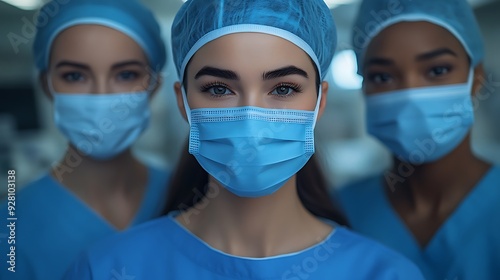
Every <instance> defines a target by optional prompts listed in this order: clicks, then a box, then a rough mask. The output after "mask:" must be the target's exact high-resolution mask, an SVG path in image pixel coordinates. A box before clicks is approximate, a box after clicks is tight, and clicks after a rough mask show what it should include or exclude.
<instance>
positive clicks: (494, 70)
mask: <svg viewBox="0 0 500 280" xmlns="http://www.w3.org/2000/svg"><path fill="white" fill-rule="evenodd" d="M65 1H66V0H65ZM117 1H119V0H117ZM44 2H45V1H43V0H0V96H1V99H0V182H2V183H1V186H5V183H3V182H6V178H4V177H6V175H7V170H9V169H14V170H16V174H17V177H16V179H17V185H18V186H20V187H21V186H22V185H24V184H25V183H27V182H29V181H31V180H33V179H35V178H36V177H37V176H39V175H40V174H42V173H43V172H45V171H46V170H47V169H49V168H50V167H51V166H52V165H53V164H55V163H56V162H57V161H58V160H60V158H61V156H62V155H63V153H64V152H65V148H66V141H65V139H64V138H63V137H62V135H61V134H60V133H59V131H58V130H57V128H56V127H55V126H54V123H53V115H52V104H51V102H49V100H48V99H47V98H46V96H45V95H44V94H43V93H42V92H41V90H40V88H39V86H38V80H37V73H36V71H35V69H34V66H33V64H34V63H33V57H32V53H31V45H32V43H33V38H34V34H35V26H34V22H35V20H34V19H35V18H36V11H37V9H38V8H39V7H40V6H41V5H43V3H44ZM61 2H64V1H62V0H61ZM143 2H144V3H145V4H147V5H148V6H150V7H151V8H152V9H153V11H154V12H155V13H156V15H157V18H158V19H159V21H160V22H161V25H162V27H163V33H164V39H165V40H166V42H167V44H169V38H170V25H171V23H172V21H173V17H174V15H175V13H176V12H177V10H178V9H179V8H180V6H181V5H182V2H183V1H182V0H143ZM325 2H327V4H328V5H329V6H330V8H331V10H332V13H333V15H334V18H335V21H336V23H337V27H338V37H339V45H338V50H337V53H336V56H335V58H334V59H333V61H332V70H331V73H329V74H328V78H327V80H328V82H329V83H330V92H329V99H328V108H327V110H326V112H325V114H324V115H323V118H322V119H321V121H320V122H319V123H318V126H317V128H316V136H317V148H318V149H317V153H318V154H319V155H320V157H321V159H322V161H323V164H324V167H325V171H327V174H328V177H329V179H330V180H331V183H332V186H336V187H337V186H342V185H343V184H346V183H348V182H351V181H353V180H357V179H360V178H362V177H365V176H369V175H372V174H376V173H378V172H380V171H382V170H384V169H385V168H387V167H388V166H389V165H390V163H391V158H390V156H389V153H388V152H387V151H386V150H385V149H384V148H383V146H381V144H379V143H378V142H377V141H376V140H374V139H372V138H371V137H369V136H368V135H366V132H365V122H364V105H363V96H362V94H361V92H360V85H361V78H360V77H359V76H357V75H356V63H355V58H354V54H353V52H352V51H351V50H350V45H351V43H350V41H351V40H350V36H351V26H352V23H353V20H354V18H355V16H356V11H357V8H358V5H359V1H358V0H325ZM469 2H470V4H471V5H472V6H473V7H474V9H475V13H476V16H477V18H478V20H479V23H480V26H481V29H482V35H483V37H484V39H485V42H486V59H485V69H486V71H487V78H486V82H487V84H485V87H484V93H483V94H482V96H483V97H484V98H482V100H480V102H479V106H478V107H477V110H476V123H475V125H474V129H473V146H474V150H475V151H476V153H477V154H478V155H479V156H480V157H482V158H484V159H487V160H489V161H492V162H496V163H500V125H499V123H500V56H499V55H498V50H500V19H499V17H498V15H500V0H470V1H469ZM171 57H172V55H171V53H169V64H168V65H167V67H166V68H165V69H164V71H163V77H164V84H163V87H162V88H161V89H160V92H159V94H157V95H156V97H155V99H154V100H153V103H152V109H153V118H152V122H151V124H150V127H149V129H148V130H147V132H146V133H145V134H144V135H143V136H142V137H141V138H140V140H139V141H138V143H137V144H136V145H135V147H134V149H135V152H136V154H137V155H138V156H139V157H140V158H143V159H144V160H145V161H148V162H151V163H153V164H156V165H158V166H160V167H161V166H163V167H172V166H174V165H175V162H176V160H177V157H178V155H179V153H180V151H181V149H182V148H183V143H184V141H185V139H186V137H187V135H188V126H187V123H186V122H185V121H184V120H183V119H182V118H181V116H180V114H179V112H178V109H177V105H176V102H175V96H174V93H173V89H172V86H173V83H174V82H175V81H176V78H177V75H176V73H175V68H174V66H173V64H172V61H171V59H170V58H171ZM5 191H6V187H2V188H1V190H0V197H1V196H2V194H3V193H4V192H5Z"/></svg>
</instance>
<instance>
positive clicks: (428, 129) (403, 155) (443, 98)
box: [366, 70, 474, 164]
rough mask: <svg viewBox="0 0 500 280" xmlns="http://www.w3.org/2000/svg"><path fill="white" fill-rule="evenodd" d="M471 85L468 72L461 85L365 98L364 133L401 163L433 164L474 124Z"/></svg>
mask: <svg viewBox="0 0 500 280" xmlns="http://www.w3.org/2000/svg"><path fill="white" fill-rule="evenodd" d="M472 83H473V72H472V70H471V72H470V75H469V78H468V82H467V83H465V84H453V85H445V86H434V87H422V88H410V89H404V90H398V91H391V92H387V93H380V94H372V95H369V96H367V97H366V121H367V127H368V133H369V134H371V135H373V136H375V137H376V138H377V139H378V140H380V141H381V142H382V143H383V144H384V145H385V146H387V147H388V148H389V150H391V152H392V153H393V154H394V155H395V156H396V157H397V158H399V159H400V160H402V161H404V162H409V163H412V164H423V163H429V162H434V161H437V160H439V159H441V158H443V157H444V156H446V155H448V154H449V153H451V151H453V150H454V149H455V148H456V147H457V146H458V145H459V144H460V143H461V142H462V141H463V140H464V138H465V137H466V135H467V134H468V132H469V130H470V128H471V126H472V124H473V122H474V112H473V106H472V100H471V90H472Z"/></svg>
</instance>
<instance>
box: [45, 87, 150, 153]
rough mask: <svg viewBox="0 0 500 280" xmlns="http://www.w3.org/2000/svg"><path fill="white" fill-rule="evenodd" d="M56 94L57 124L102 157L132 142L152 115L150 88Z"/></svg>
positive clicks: (85, 150) (81, 145)
mask: <svg viewBox="0 0 500 280" xmlns="http://www.w3.org/2000/svg"><path fill="white" fill-rule="evenodd" d="M53 96H54V119H55V124H56V126H57V127H58V128H59V129H60V131H61V132H62V133H63V134H64V136H66V138H67V139H68V140H69V141H70V142H71V143H72V144H73V145H74V146H75V147H76V148H77V149H78V150H79V151H80V152H81V153H83V154H85V155H88V156H90V157H92V158H94V159H98V160H107V159H111V158H113V157H115V156H117V155H119V154H120V153H122V152H124V151H125V150H127V149H128V148H129V147H130V146H132V144H133V143H134V142H135V141H136V140H137V138H138V137H139V136H140V135H141V134H142V132H143V131H144V130H145V129H146V128H147V126H148V124H149V119H150V116H151V112H150V108H149V94H148V92H147V91H141V92H132V93H109V94H74V93H55V92H53Z"/></svg>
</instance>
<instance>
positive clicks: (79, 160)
mask: <svg viewBox="0 0 500 280" xmlns="http://www.w3.org/2000/svg"><path fill="white" fill-rule="evenodd" d="M51 175H52V176H53V177H54V178H55V179H56V180H57V181H59V182H60V183H61V184H62V185H64V186H65V187H67V188H69V189H72V190H73V191H75V192H77V193H78V192H80V191H83V192H87V193H95V194H101V195H102V194H103V193H113V192H116V191H127V189H129V188H137V186H138V185H139V186H141V185H144V182H145V180H147V169H146V168H145V167H144V166H143V165H142V164H141V163H140V162H139V161H137V160H136V159H135V158H134V157H133V155H132V153H131V152H130V150H127V151H125V152H123V153H122V154H120V155H118V156H116V157H114V158H112V159H109V160H96V159H93V158H91V157H88V156H85V155H82V154H81V153H80V152H78V150H76V149H75V148H74V147H72V146H69V148H68V150H67V151H66V154H65V155H64V158H63V159H62V160H61V161H60V162H59V163H58V164H57V165H55V166H53V168H52V172H51ZM139 182H142V184H138V183H139Z"/></svg>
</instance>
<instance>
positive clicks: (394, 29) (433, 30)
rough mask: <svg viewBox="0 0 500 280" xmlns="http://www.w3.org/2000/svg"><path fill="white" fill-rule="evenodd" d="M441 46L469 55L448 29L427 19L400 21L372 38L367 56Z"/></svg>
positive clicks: (431, 48)
mask: <svg viewBox="0 0 500 280" xmlns="http://www.w3.org/2000/svg"><path fill="white" fill-rule="evenodd" d="M439 48H448V49H451V50H454V51H455V52H456V53H457V54H459V55H460V56H467V53H466V51H465V48H464V47H463V45H462V43H460V41H459V40H458V39H457V38H456V37H455V36H454V35H453V34H452V33H451V32H450V31H448V30H447V29H445V28H443V27H441V26H438V25H436V24H433V23H430V22H425V21H417V22H399V23H396V24H393V25H391V26H389V27H387V28H385V29H384V30H383V31H381V32H380V33H379V34H378V35H377V36H375V37H374V38H373V39H372V40H371V42H370V44H369V45H368V47H367V49H366V57H369V56H372V55H384V56H393V55H398V54H406V55H407V56H408V55H410V54H416V53H422V52H426V51H432V50H435V49H439Z"/></svg>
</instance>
